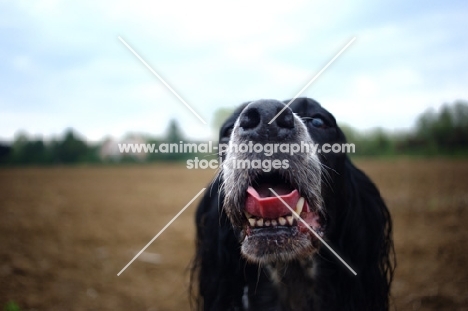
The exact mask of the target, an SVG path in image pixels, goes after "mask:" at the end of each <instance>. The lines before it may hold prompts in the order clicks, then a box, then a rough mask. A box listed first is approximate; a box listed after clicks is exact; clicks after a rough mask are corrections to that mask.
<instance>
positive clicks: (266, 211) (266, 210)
mask: <svg viewBox="0 0 468 311" xmlns="http://www.w3.org/2000/svg"><path fill="white" fill-rule="evenodd" d="M273 190H275V192H277V193H278V195H279V196H280V197H281V199H283V201H284V202H286V203H287V204H288V205H289V206H290V207H291V208H295V207H296V204H297V201H298V200H299V192H298V191H297V190H296V189H294V190H293V191H291V192H290V193H287V194H281V191H277V189H274V188H273ZM272 195H273V194H272ZM245 211H246V212H248V213H249V214H251V215H254V216H257V217H261V218H267V219H276V218H278V217H280V216H285V215H291V211H290V210H289V209H288V208H287V207H286V206H285V205H284V203H283V202H281V200H280V199H279V198H278V197H276V196H271V197H261V196H260V194H259V193H258V192H257V190H255V189H254V188H253V187H252V186H249V188H248V189H247V199H246V201H245Z"/></svg>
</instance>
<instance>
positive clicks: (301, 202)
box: [296, 197, 305, 215]
mask: <svg viewBox="0 0 468 311" xmlns="http://www.w3.org/2000/svg"><path fill="white" fill-rule="evenodd" d="M304 202H305V199H304V198H303V197H300V198H299V201H297V204H296V213H297V214H298V215H301V213H302V208H303V207H304Z"/></svg>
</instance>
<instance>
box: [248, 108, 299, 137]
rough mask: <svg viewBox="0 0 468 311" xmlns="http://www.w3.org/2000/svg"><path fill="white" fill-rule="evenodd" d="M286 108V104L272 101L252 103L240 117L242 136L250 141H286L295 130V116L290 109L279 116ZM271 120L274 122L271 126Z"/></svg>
mask: <svg viewBox="0 0 468 311" xmlns="http://www.w3.org/2000/svg"><path fill="white" fill-rule="evenodd" d="M284 106H285V105H284V103H282V102H280V101H277V100H271V99H262V100H258V101H255V102H252V103H250V104H249V105H248V106H247V107H245V109H244V111H242V113H241V115H240V119H239V127H240V129H241V135H243V136H247V138H249V139H256V138H258V139H268V140H282V139H286V138H287V137H288V136H289V135H290V134H291V132H292V130H293V129H294V116H293V112H292V110H291V109H289V107H288V108H286V109H285V110H284V111H282V112H281V113H280V114H279V115H278V113H279V112H280V111H281V110H283V108H284ZM277 115H278V116H277ZM273 119H274V120H273ZM271 120H273V122H271V124H269V122H270V121H271Z"/></svg>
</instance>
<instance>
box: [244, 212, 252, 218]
mask: <svg viewBox="0 0 468 311" xmlns="http://www.w3.org/2000/svg"><path fill="white" fill-rule="evenodd" d="M244 214H245V217H247V219H249V218H252V215H250V214H249V213H248V212H246V211H244Z"/></svg>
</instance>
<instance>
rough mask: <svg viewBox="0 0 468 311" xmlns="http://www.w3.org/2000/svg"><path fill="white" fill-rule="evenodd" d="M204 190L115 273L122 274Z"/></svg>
mask: <svg viewBox="0 0 468 311" xmlns="http://www.w3.org/2000/svg"><path fill="white" fill-rule="evenodd" d="M205 190H206V188H203V189H202V190H200V192H198V193H197V195H196V196H194V197H193V199H191V200H190V202H188V203H187V205H185V206H184V208H183V209H181V210H180V212H178V213H177V215H175V216H174V218H172V219H171V221H169V222H168V223H167V225H165V226H164V228H162V229H161V231H159V232H158V234H156V236H155V237H154V238H153V239H151V241H149V242H148V244H146V246H145V247H143V249H142V250H141V251H140V252H138V254H136V255H135V257H133V259H132V260H130V262H129V263H128V264H127V265H126V266H125V267H124V268H123V269H122V270H120V272H119V273H117V276H120V275H121V274H122V272H124V271H125V269H127V268H128V266H130V265H131V264H132V262H134V261H135V259H137V258H138V256H140V255H141V253H143V252H144V251H145V249H147V248H148V246H150V245H151V243H153V242H154V240H156V239H157V238H158V237H159V236H160V235H161V234H162V233H163V232H164V230H166V229H167V227H169V226H170V225H171V224H172V223H173V222H174V220H176V219H177V217H179V216H180V214H182V213H183V212H184V211H185V210H186V209H187V207H189V206H190V204H192V202H193V201H195V200H196V199H197V198H198V197H199V196H200V194H202V192H203V191H205Z"/></svg>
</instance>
